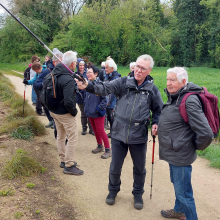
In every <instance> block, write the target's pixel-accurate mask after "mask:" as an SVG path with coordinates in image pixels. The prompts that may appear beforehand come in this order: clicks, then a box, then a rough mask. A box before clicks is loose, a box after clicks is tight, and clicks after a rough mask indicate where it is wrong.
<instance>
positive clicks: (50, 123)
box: [45, 121, 53, 128]
mask: <svg viewBox="0 0 220 220" xmlns="http://www.w3.org/2000/svg"><path fill="white" fill-rule="evenodd" d="M52 126H53V122H52V121H49V123H48V124H47V125H45V128H50V127H52Z"/></svg>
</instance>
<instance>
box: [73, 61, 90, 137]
mask: <svg viewBox="0 0 220 220" xmlns="http://www.w3.org/2000/svg"><path fill="white" fill-rule="evenodd" d="M77 62H78V64H77V65H76V68H77V73H79V74H82V75H83V77H84V78H86V79H87V76H86V72H87V66H86V62H85V61H84V60H83V59H81V58H78V59H77ZM84 96H85V91H84V90H79V92H77V94H76V102H77V104H78V106H79V109H80V112H81V124H82V133H81V134H82V135H86V132H87V128H88V127H89V134H92V135H94V132H93V129H92V126H91V124H90V121H89V119H88V117H86V115H85V112H84V100H83V98H84Z"/></svg>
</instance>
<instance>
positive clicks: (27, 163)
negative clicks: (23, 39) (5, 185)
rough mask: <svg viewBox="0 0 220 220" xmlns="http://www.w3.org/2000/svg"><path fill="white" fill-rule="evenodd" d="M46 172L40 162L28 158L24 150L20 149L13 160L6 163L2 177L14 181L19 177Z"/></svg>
mask: <svg viewBox="0 0 220 220" xmlns="http://www.w3.org/2000/svg"><path fill="white" fill-rule="evenodd" d="M44 171H45V168H43V167H42V166H41V165H40V164H39V162H37V161H36V160H35V159H33V158H31V157H29V156H28V153H27V152H26V151H24V150H23V149H18V150H17V151H16V153H15V154H14V155H13V156H12V159H11V160H9V161H7V162H6V165H5V167H4V169H3V171H2V176H4V177H5V178H7V179H14V178H15V177H17V176H30V175H31V174H38V173H42V172H44Z"/></svg>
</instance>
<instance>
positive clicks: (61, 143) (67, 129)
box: [50, 51, 83, 176]
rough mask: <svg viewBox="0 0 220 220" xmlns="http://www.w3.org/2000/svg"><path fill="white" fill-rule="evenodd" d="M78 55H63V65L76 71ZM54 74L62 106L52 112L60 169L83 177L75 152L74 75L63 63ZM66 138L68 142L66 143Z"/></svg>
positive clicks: (55, 69) (65, 172) (75, 112)
mask: <svg viewBox="0 0 220 220" xmlns="http://www.w3.org/2000/svg"><path fill="white" fill-rule="evenodd" d="M76 55H77V53H76V52H73V51H68V52H66V53H64V55H63V63H64V64H65V65H66V66H67V67H68V68H69V69H71V70H73V71H74V70H75V68H76V63H77V56H76ZM53 74H56V75H57V94H56V95H57V99H58V100H59V101H60V105H59V107H58V108H57V109H55V110H52V111H50V114H51V116H52V117H53V119H54V121H55V125H56V129H57V149H58V153H59V157H60V160H61V163H60V167H62V168H63V167H64V169H63V173H64V174H71V175H77V176H78V175H82V174H83V171H82V170H80V169H79V168H78V167H77V163H76V161H75V150H76V147H77V142H78V130H77V120H76V115H77V108H76V83H75V81H74V78H73V75H72V74H71V73H70V72H69V71H68V70H67V69H66V68H65V66H64V65H63V64H61V63H58V64H56V65H55V68H54V70H53ZM66 137H68V142H67V144H66V145H65V143H66Z"/></svg>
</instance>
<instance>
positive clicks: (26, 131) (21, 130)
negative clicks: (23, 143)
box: [10, 126, 34, 140]
mask: <svg viewBox="0 0 220 220" xmlns="http://www.w3.org/2000/svg"><path fill="white" fill-rule="evenodd" d="M33 136H34V133H33V132H32V131H31V129H30V128H29V127H24V126H20V127H18V128H16V129H15V130H14V131H13V132H12V133H11V134H10V137H14V138H18V139H24V140H30V139H31V137H33Z"/></svg>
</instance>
